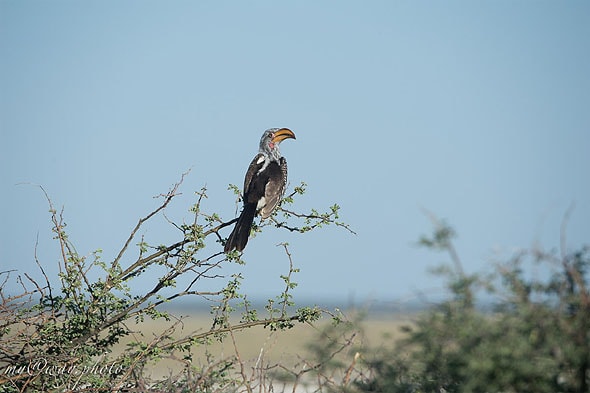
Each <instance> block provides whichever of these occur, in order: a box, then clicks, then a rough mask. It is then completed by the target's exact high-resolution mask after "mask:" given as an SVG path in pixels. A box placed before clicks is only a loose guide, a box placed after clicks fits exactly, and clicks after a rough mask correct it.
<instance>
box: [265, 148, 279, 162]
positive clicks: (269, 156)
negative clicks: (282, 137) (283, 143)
mask: <svg viewBox="0 0 590 393" xmlns="http://www.w3.org/2000/svg"><path fill="white" fill-rule="evenodd" d="M260 153H262V154H263V155H264V158H265V159H266V160H267V161H275V162H279V160H280V159H281V152H280V151H279V149H278V147H275V148H274V149H268V150H266V149H265V150H261V151H260Z"/></svg>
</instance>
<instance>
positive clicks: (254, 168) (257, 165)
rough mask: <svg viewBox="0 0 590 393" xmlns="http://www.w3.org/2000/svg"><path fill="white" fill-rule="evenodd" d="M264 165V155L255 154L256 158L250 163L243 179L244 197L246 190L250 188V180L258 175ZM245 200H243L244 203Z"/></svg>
mask: <svg viewBox="0 0 590 393" xmlns="http://www.w3.org/2000/svg"><path fill="white" fill-rule="evenodd" d="M263 165H264V155H263V154H260V153H258V154H256V157H254V159H253V160H252V162H251V163H250V166H249V167H248V171H247V172H246V176H245V177H244V188H243V189H242V190H243V192H244V196H245V195H246V194H247V193H248V189H249V188H250V183H252V178H254V176H255V175H256V173H258V171H259V170H260V169H261V168H262V166H263ZM245 200H246V199H245V198H244V201H245Z"/></svg>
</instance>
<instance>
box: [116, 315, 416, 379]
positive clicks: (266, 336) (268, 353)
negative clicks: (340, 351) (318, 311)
mask: <svg viewBox="0 0 590 393" xmlns="http://www.w3.org/2000/svg"><path fill="white" fill-rule="evenodd" d="M211 320H212V317H211V315H210V314H208V313H197V314H193V315H190V316H187V317H185V318H183V319H182V324H180V325H179V327H178V328H177V330H176V331H175V332H174V334H173V337H176V338H180V337H185V336H187V335H190V334H194V333H199V332H205V331H208V330H209V329H210V328H211ZM330 323H332V322H331V320H330V319H328V318H324V319H322V320H320V321H319V322H317V323H316V324H315V325H313V326H312V325H301V324H296V325H295V327H293V328H292V329H289V330H286V331H278V332H272V331H270V330H269V329H265V328H263V327H254V328H250V329H246V330H244V331H236V332H235V333H233V338H232V336H227V337H226V338H225V339H224V340H223V342H218V341H213V342H212V343H211V344H209V345H201V346H195V347H193V348H194V349H193V364H194V363H195V362H197V364H205V361H206V356H207V353H210V354H211V355H212V356H213V357H214V358H215V359H222V358H233V357H235V356H239V357H240V359H241V360H242V361H243V362H244V363H246V364H250V365H251V366H252V367H253V366H254V365H255V364H266V365H273V364H277V363H280V364H282V365H284V366H287V367H295V366H296V365H298V364H299V365H301V362H302V360H304V359H305V360H313V359H311V356H310V355H309V352H308V351H307V346H308V345H309V344H310V343H312V342H313V340H319V339H320V332H321V330H322V327H323V326H325V324H330ZM408 323H411V317H408V316H399V315H395V316H377V317H370V318H367V319H366V320H364V321H363V322H362V324H361V327H362V333H361V334H358V335H357V338H356V343H357V344H360V343H361V340H362V344H363V345H367V346H372V347H375V346H380V345H383V344H384V343H387V344H391V343H392V342H393V340H395V339H397V338H401V337H403V333H402V332H401V331H400V328H401V327H402V326H403V325H407V324H408ZM171 324H172V322H166V321H163V320H159V321H150V320H146V321H145V322H143V323H141V324H138V325H135V324H134V323H130V324H129V325H128V326H129V327H130V328H131V329H133V330H135V334H134V337H129V338H128V339H127V340H125V341H123V342H122V343H120V344H119V345H118V346H117V347H116V348H115V350H114V352H115V353H117V352H118V351H122V350H123V349H124V348H125V346H126V344H127V343H128V342H130V341H133V340H141V341H144V342H150V341H152V340H153V339H154V338H155V337H158V336H160V335H161V334H162V333H163V332H165V331H166V329H167V328H169V327H170V326H171ZM234 340H235V345H234ZM236 350H237V351H236ZM179 356H181V355H180V354H179ZM180 368H181V363H180V362H178V361H175V360H173V359H164V360H162V361H160V362H158V363H157V364H155V365H149V367H148V373H151V376H152V377H154V378H159V377H164V376H167V375H170V373H171V372H175V371H178V370H179V369H180Z"/></svg>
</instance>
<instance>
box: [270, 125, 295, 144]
mask: <svg viewBox="0 0 590 393" xmlns="http://www.w3.org/2000/svg"><path fill="white" fill-rule="evenodd" d="M288 138H293V139H296V138H295V134H294V133H293V131H291V130H290V129H288V128H281V129H280V130H278V131H276V132H275V133H274V135H273V137H272V141H273V143H279V142H282V141H284V140H285V139H288Z"/></svg>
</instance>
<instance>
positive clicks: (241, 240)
mask: <svg viewBox="0 0 590 393" xmlns="http://www.w3.org/2000/svg"><path fill="white" fill-rule="evenodd" d="M287 138H293V139H295V134H294V133H293V131H291V130H290V129H288V128H270V129H268V130H266V131H264V134H262V138H260V148H259V150H258V154H257V155H256V157H254V159H253V160H252V162H251V163H250V166H249V167H248V172H246V178H245V179H244V195H243V200H244V208H243V209H242V213H240V217H239V218H238V221H237V222H236V226H235V227H234V230H233V231H232V233H231V234H230V235H229V238H228V239H227V242H226V243H225V248H224V251H225V252H226V253H227V252H230V251H232V250H234V249H235V250H238V251H242V250H244V248H245V247H246V243H248V236H249V235H250V228H251V227H252V222H253V221H254V217H255V216H256V215H257V214H260V215H261V216H262V218H263V219H264V218H268V217H270V215H271V214H272V212H273V211H274V209H275V208H276V207H277V205H278V204H279V202H280V201H281V199H282V198H283V194H284V192H285V186H286V184H287V160H285V158H284V157H282V156H281V152H280V151H279V144H280V143H281V142H282V141H284V140H285V139H287Z"/></svg>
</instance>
